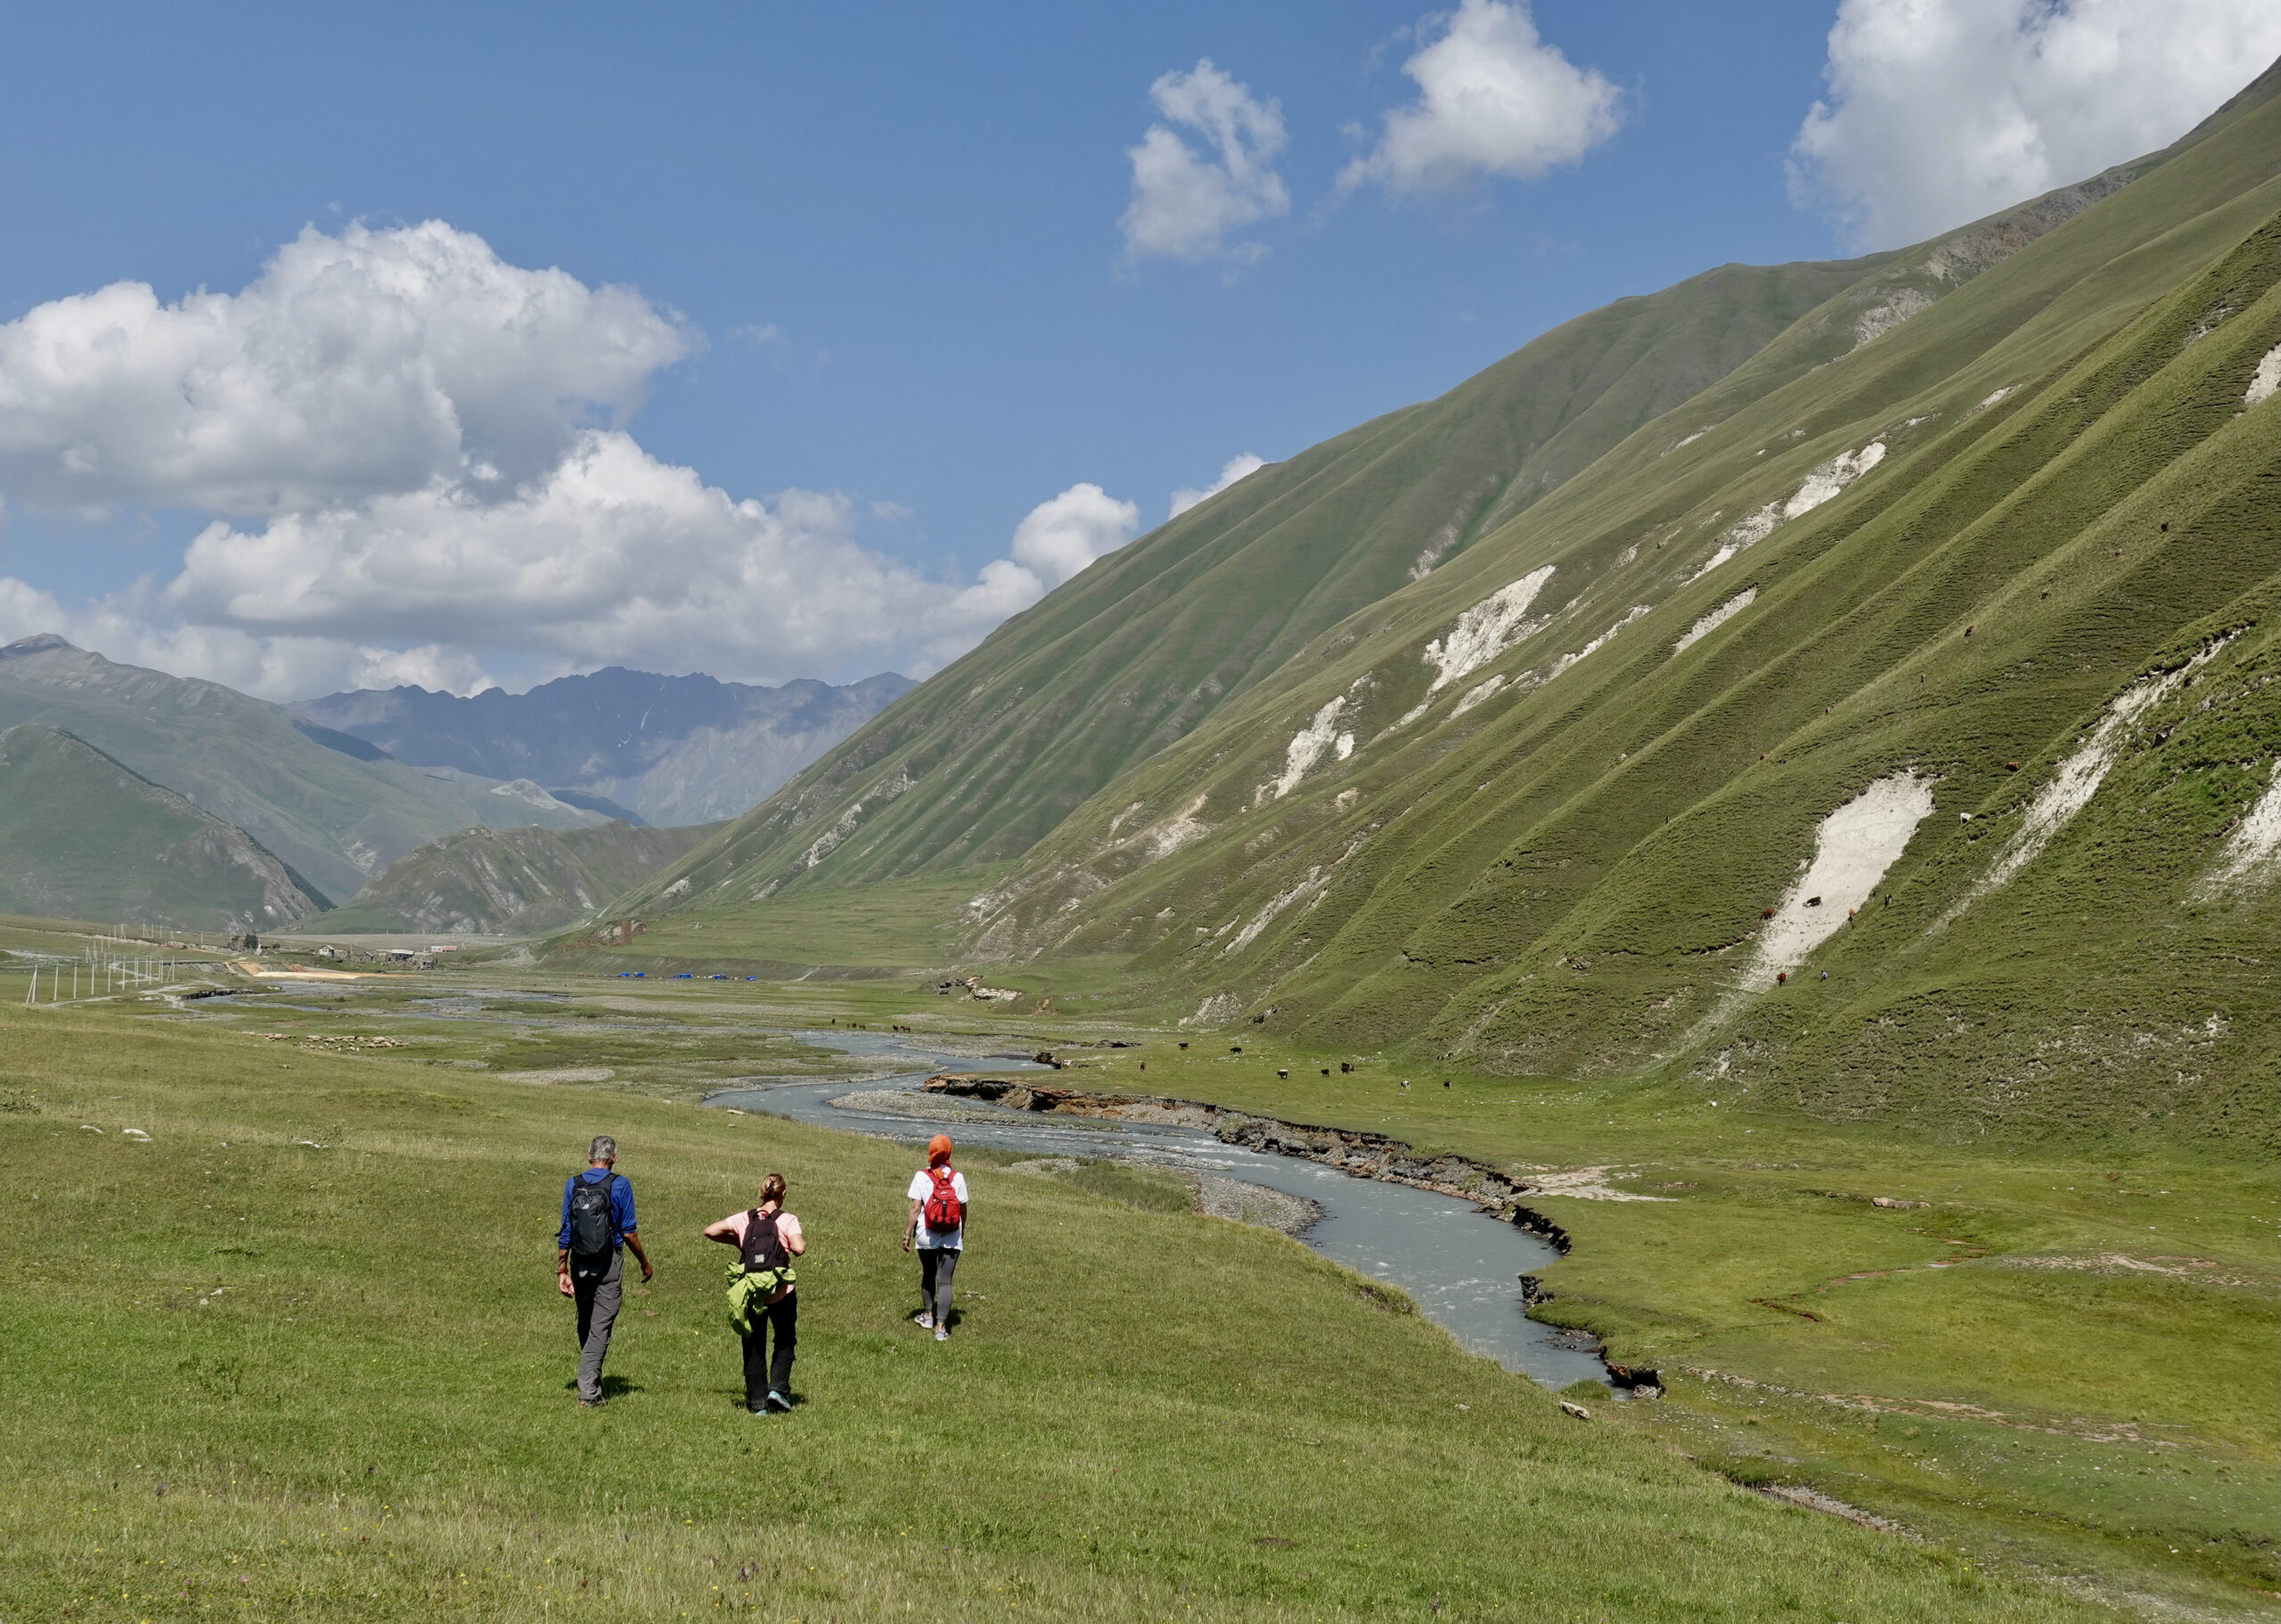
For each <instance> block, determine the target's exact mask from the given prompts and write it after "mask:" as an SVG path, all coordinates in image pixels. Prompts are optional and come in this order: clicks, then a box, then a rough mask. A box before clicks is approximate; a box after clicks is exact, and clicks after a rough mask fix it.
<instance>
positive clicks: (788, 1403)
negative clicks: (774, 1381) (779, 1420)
mask: <svg viewBox="0 0 2281 1624" xmlns="http://www.w3.org/2000/svg"><path fill="white" fill-rule="evenodd" d="M767 1403H768V1408H771V1409H773V1410H781V1411H783V1412H784V1413H785V1414H786V1415H789V1414H791V1411H792V1400H789V1399H788V1398H786V1397H785V1396H784V1395H783V1394H782V1393H781V1392H772V1393H770V1394H769V1395H768V1400H767Z"/></svg>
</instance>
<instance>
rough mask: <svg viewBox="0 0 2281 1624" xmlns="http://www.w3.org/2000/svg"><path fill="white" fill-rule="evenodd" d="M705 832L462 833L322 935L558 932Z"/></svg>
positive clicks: (424, 851)
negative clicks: (368, 932)
mask: <svg viewBox="0 0 2281 1624" xmlns="http://www.w3.org/2000/svg"><path fill="white" fill-rule="evenodd" d="M713 832H714V830H713V828H712V827H710V826H705V825H699V826H696V827H692V828H635V827H634V826H633V825H631V824H628V823H625V822H624V821H622V820H621V821H615V822H610V823H606V824H603V825H602V826H601V828H585V829H568V830H560V829H550V828H540V827H538V826H536V825H532V826H529V827H527V828H509V829H492V828H470V829H462V830H461V831H460V832H459V833H458V834H456V835H447V836H445V837H444V838H443V839H441V840H437V841H432V842H430V843H429V845H424V846H421V848H420V849H419V850H418V851H416V852H414V853H412V854H411V855H410V856H408V857H404V858H399V859H398V860H397V861H395V862H393V863H391V864H389V865H388V872H387V873H385V874H383V875H381V876H380V878H379V879H377V880H375V881H373V882H372V885H369V886H367V887H366V888H365V889H364V891H363V892H361V893H360V894H357V895H356V896H355V897H353V898H351V899H350V900H349V902H347V905H346V906H345V907H342V908H340V909H338V910H335V911H334V912H332V913H330V914H328V915H326V916H325V920H324V928H325V929H326V930H328V931H339V932H343V933H347V932H355V931H378V932H393V931H413V932H421V933H426V934H440V933H445V932H465V933H468V934H478V935H492V934H523V933H527V932H528V933H536V932H541V931H551V930H560V929H562V928H563V927H564V926H570V925H575V924H576V923H577V922H578V921H579V920H581V919H584V918H586V917H587V916H588V915H590V914H592V913H593V911H594V910H596V909H597V908H599V907H601V905H602V904H603V903H605V902H609V900H610V899H611V898H612V897H614V896H616V895H617V894H619V893H620V892H623V891H626V890H630V889H632V888H633V887H634V886H635V885H639V884H640V883H641V882H642V880H644V879H646V878H647V877H649V876H650V875H651V874H654V873H655V872H656V871H657V870H658V869H660V868H662V867H664V866H665V865H666V863H668V862H671V861H673V860H674V859H675V858H676V857H679V856H681V855H682V854H683V853H685V852H687V851H688V850H689V849H690V848H691V846H693V845H696V844H697V843H698V842H699V841H700V840H702V839H704V838H705V837H706V836H709V835H711V834H712V833H713Z"/></svg>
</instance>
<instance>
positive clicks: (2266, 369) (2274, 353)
mask: <svg viewBox="0 0 2281 1624" xmlns="http://www.w3.org/2000/svg"><path fill="white" fill-rule="evenodd" d="M2276 395H2281V344H2277V345H2275V346H2274V347H2272V348H2271V349H2269V350H2267V351H2266V352H2265V355H2264V357H2263V359H2261V360H2260V361H2259V362H2258V363H2257V371H2254V372H2252V373H2251V374H2250V376H2249V388H2247V389H2246V390H2245V391H2244V392H2243V395H2242V404H2243V405H2244V406H2257V405H2262V404H2265V403H2266V402H2267V401H2269V400H2271V399H2272V398H2273V397H2274V396H2276Z"/></svg>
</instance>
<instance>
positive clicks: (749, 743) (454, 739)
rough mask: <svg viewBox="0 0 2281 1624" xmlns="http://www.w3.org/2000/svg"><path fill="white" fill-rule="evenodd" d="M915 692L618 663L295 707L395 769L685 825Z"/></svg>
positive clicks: (722, 812) (741, 807) (778, 778)
mask: <svg viewBox="0 0 2281 1624" xmlns="http://www.w3.org/2000/svg"><path fill="white" fill-rule="evenodd" d="M913 686H914V684H913V683H912V681H911V679H910V678H908V677H904V676H898V675H896V674H895V673H893V672H887V673H883V674H881V675H879V676H875V677H866V678H864V679H863V681H860V682H850V683H848V684H846V686H844V687H835V686H833V685H832V684H830V683H829V682H816V681H797V682H787V683H785V684H783V685H782V686H781V687H779V688H764V687H758V686H756V685H754V684H751V683H747V682H721V681H715V680H714V679H713V678H711V677H707V676H684V677H665V676H658V675H656V674H655V673H650V672H646V671H625V670H622V669H620V668H618V667H617V666H611V667H610V668H609V669H608V670H604V671H597V672H595V673H593V674H592V675H590V676H577V677H562V678H559V679H558V680H556V681H552V682H543V683H541V684H540V685H539V686H538V687H536V688H534V689H532V690H530V691H529V692H527V693H520V694H510V693H508V692H506V691H505V690H502V689H492V690H489V691H487V692H485V693H480V694H478V695H476V696H475V697H474V698H470V699H462V698H458V697H457V696H455V695H453V694H446V693H433V692H430V691H429V690H427V689H424V688H391V689H388V690H371V689H364V690H358V691H356V692H355V693H346V694H329V695H327V696H326V697H325V698H322V699H312V700H310V701H308V702H307V704H305V705H300V706H295V707H294V709H295V712H296V714H298V715H300V716H302V717H303V718H305V719H306V720H307V721H308V722H311V723H312V724H315V725H317V726H321V727H323V728H325V729H330V730H333V731H335V732H336V733H339V734H346V735H348V736H351V737H353V738H355V739H360V740H362V741H364V743H365V744H367V745H370V746H372V747H376V748H379V749H381V750H385V751H386V752H388V754H389V755H393V756H395V757H396V758H397V760H399V761H405V762H410V763H414V764H415V765H418V766H423V767H453V768H457V769H459V770H460V771H464V772H472V773H478V774H480V775H482V776H484V777H486V778H495V779H531V780H533V781H535V782H537V783H540V784H544V785H546V786H547V787H548V788H549V789H550V790H552V791H553V792H556V793H557V794H558V795H559V796H560V798H563V799H565V800H568V801H569V802H571V803H572V804H576V805H581V806H591V807H594V808H596V809H597V810H601V811H604V812H610V813H611V814H612V815H617V814H618V812H621V811H623V812H627V813H629V814H630V815H632V816H634V817H635V818H637V819H639V820H641V821H643V822H649V823H660V824H676V825H677V824H690V823H710V822H715V821H718V820H721V819H724V818H732V817H734V816H736V815H737V814H738V813H739V812H745V811H747V810H748V809H749V808H751V807H752V806H754V805H756V804H758V803H759V802H760V800H761V799H762V798H763V797H764V796H766V795H767V794H768V793H769V792H770V791H771V790H773V789H774V788H776V787H777V786H778V785H780V784H781V783H783V782H784V781H785V780H786V779H789V778H790V777H791V776H792V775H793V774H794V773H796V772H797V771H799V770H800V769H801V768H803V767H805V766H806V765H807V764H808V763H810V762H812V761H813V760H815V759H816V757H818V756H820V755H822V754H823V753H824V752H825V751H826V750H829V749H830V748H831V747H832V746H834V745H836V744H838V742H839V741H840V740H841V739H845V738H846V737H847V736H848V735H849V734H850V733H852V732H854V730H856V729H857V728H859V727H861V726H863V723H865V722H869V721H870V720H871V718H872V717H873V716H875V715H877V714H879V711H880V710H881V709H882V708H884V707H885V706H887V705H888V704H890V703H891V702H893V701H894V700H895V699H897V698H901V697H902V696H903V694H905V693H908V692H909V691H910V690H911V689H912V687H913Z"/></svg>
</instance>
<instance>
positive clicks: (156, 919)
mask: <svg viewBox="0 0 2281 1624" xmlns="http://www.w3.org/2000/svg"><path fill="white" fill-rule="evenodd" d="M325 905H326V904H325V900H324V898H323V897H322V896H320V895H318V894H316V893H315V890H314V889H313V888H312V887H310V886H308V885H306V884H304V883H303V882H302V880H301V879H300V877H298V875H296V874H295V873H294V872H293V871H292V870H291V869H288V868H287V867H286V866H285V865H284V864H283V863H282V862H279V861H277V859H276V858H274V857H273V856H272V855H270V853H267V852H266V851H264V850H263V849H262V847H261V845H260V843H259V842H258V841H256V840H254V839H252V838H251V837H250V836H248V835H247V834H246V832H245V831H244V830H243V829H241V828H233V827H232V826H231V825H229V824H227V823H225V822H223V821H222V820H220V819H218V818H216V817H214V816H212V815H211V814H209V813H207V812H200V810H199V809H198V808H197V807H195V806H193V805H192V804H190V803H189V802H188V801H185V800H184V799H183V797H182V796H178V795H176V794H175V793H174V791H172V790H171V789H163V788H159V786H158V785H156V784H153V783H151V781H150V780H149V779H144V778H142V777H139V776H137V775H136V774H135V773H134V772H132V771H128V770H127V768H126V767H123V766H121V765H120V764H119V763H118V762H115V761H113V760H112V759H111V758H110V756H108V755H104V754H103V753H102V751H100V750H98V749H96V748H94V747H93V746H92V745H89V744H87V743H86V741H84V740H82V739H74V738H73V737H72V736H71V735H70V734H69V733H63V732H59V731H57V730H55V729H53V728H45V727H40V726H38V725H37V724H36V723H28V724H26V725H24V726H22V727H14V728H10V729H9V730H7V731H5V732H0V912H4V913H20V914H45V915H48V916H50V917H53V918H68V919H135V920H147V921H149V922H151V923H152V924H155V925H159V926H167V927H169V928H181V929H188V930H229V929H233V928H252V929H257V930H272V929H277V928H281V927H282V926H290V925H293V924H296V923H298V922H299V921H301V920H303V919H307V918H310V917H311V916H312V915H314V914H315V913H317V912H318V911H320V910H322V909H323V908H324V907H325Z"/></svg>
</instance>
